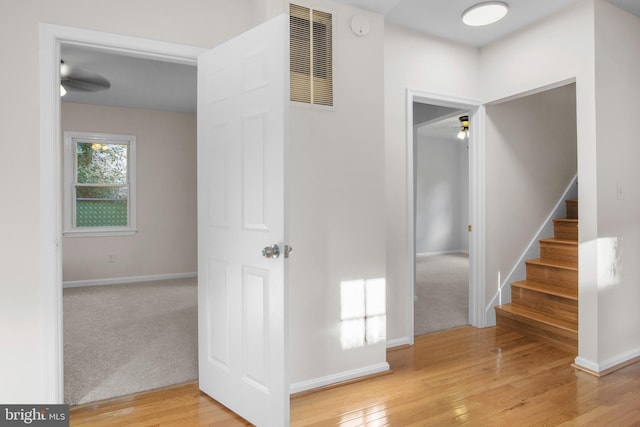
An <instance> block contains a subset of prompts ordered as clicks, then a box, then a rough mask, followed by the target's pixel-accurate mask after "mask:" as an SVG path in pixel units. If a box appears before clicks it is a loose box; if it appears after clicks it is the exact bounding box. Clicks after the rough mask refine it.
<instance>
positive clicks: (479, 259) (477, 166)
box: [406, 90, 486, 344]
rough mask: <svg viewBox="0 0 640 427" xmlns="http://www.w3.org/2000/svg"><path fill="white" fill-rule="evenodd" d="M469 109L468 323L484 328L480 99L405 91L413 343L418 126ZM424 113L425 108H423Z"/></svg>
mask: <svg viewBox="0 0 640 427" xmlns="http://www.w3.org/2000/svg"><path fill="white" fill-rule="evenodd" d="M415 105H428V106H430V107H428V108H425V109H424V110H425V111H427V113H428V114H426V116H423V117H421V116H420V108H421V107H419V108H418V109H416V110H415V111H414V106H415ZM463 112H468V116H469V121H470V122H471V123H474V126H473V130H472V131H470V132H469V135H468V145H469V151H468V161H469V164H468V172H469V178H468V179H469V195H468V209H469V224H468V227H469V228H468V229H469V230H470V231H469V234H468V236H469V241H468V243H469V249H468V251H469V273H468V274H469V282H468V301H469V303H468V322H469V324H471V325H472V326H476V327H483V326H485V324H486V312H485V307H484V294H485V292H484V280H483V279H484V277H483V275H484V273H483V269H484V267H483V266H484V251H482V250H481V248H482V247H483V245H484V180H483V179H482V177H483V176H484V136H483V134H484V132H483V127H484V107H483V106H482V104H481V102H480V101H478V100H473V99H464V98H457V97H451V96H443V95H439V94H433V93H428V92H420V91H414V90H408V91H407V124H406V129H407V166H408V167H407V175H408V176H407V186H408V189H407V194H408V195H409V197H407V203H408V207H407V212H409V215H410V217H409V218H408V221H407V224H408V227H407V228H408V229H407V240H408V242H409V251H408V254H407V264H406V266H407V269H408V272H409V275H408V276H409V278H410V281H409V284H408V285H409V287H410V292H409V293H408V295H409V301H408V307H409V309H408V313H409V316H408V319H407V322H408V325H407V330H408V331H409V337H408V339H409V344H413V339H414V335H415V295H416V287H415V283H416V262H415V259H416V256H415V255H416V253H417V250H416V215H417V211H416V198H417V193H416V191H417V181H416V178H417V174H416V168H417V159H418V157H417V148H416V144H417V136H418V135H417V128H416V126H415V124H416V119H417V122H418V123H427V122H432V123H435V122H438V121H441V120H442V119H444V118H451V117H455V116H456V115H457V114H460V113H463ZM423 113H424V111H423Z"/></svg>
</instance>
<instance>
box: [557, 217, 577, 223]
mask: <svg viewBox="0 0 640 427" xmlns="http://www.w3.org/2000/svg"><path fill="white" fill-rule="evenodd" d="M553 221H554V222H569V223H575V224H577V223H578V219H577V218H554V219H553Z"/></svg>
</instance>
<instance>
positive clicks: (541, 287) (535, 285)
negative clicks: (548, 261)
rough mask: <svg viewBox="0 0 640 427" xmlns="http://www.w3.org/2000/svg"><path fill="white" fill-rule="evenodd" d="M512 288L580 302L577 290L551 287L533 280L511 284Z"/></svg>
mask: <svg viewBox="0 0 640 427" xmlns="http://www.w3.org/2000/svg"><path fill="white" fill-rule="evenodd" d="M511 286H512V287H514V286H515V287H517V288H523V289H529V290H532V291H537V292H542V293H545V294H549V295H555V296H558V297H562V298H567V299H570V300H573V301H578V292H577V290H570V289H567V288H559V287H557V286H554V285H549V284H546V283H541V282H535V281H533V280H521V281H519V282H514V283H512V284H511Z"/></svg>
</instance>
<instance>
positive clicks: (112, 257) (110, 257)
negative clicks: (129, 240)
mask: <svg viewBox="0 0 640 427" xmlns="http://www.w3.org/2000/svg"><path fill="white" fill-rule="evenodd" d="M107 262H110V263H114V262H116V254H107Z"/></svg>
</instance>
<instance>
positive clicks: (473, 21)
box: [462, 1, 509, 27]
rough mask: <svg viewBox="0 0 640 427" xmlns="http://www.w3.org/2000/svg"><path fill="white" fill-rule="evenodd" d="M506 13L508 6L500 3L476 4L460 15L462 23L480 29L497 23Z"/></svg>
mask: <svg viewBox="0 0 640 427" xmlns="http://www.w3.org/2000/svg"><path fill="white" fill-rule="evenodd" d="M508 11H509V5H508V4H506V3H504V2H501V1H487V2H484V3H478V4H476V5H473V6H471V7H470V8H469V9H467V10H465V11H464V12H463V13H462V22H464V23H465V24H467V25H469V26H471V27H482V26H484V25H489V24H493V23H494V22H498V21H499V20H501V19H502V18H504V17H505V16H506V15H507V12H508Z"/></svg>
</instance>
